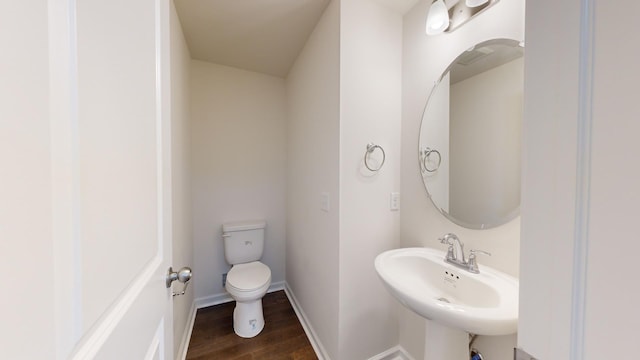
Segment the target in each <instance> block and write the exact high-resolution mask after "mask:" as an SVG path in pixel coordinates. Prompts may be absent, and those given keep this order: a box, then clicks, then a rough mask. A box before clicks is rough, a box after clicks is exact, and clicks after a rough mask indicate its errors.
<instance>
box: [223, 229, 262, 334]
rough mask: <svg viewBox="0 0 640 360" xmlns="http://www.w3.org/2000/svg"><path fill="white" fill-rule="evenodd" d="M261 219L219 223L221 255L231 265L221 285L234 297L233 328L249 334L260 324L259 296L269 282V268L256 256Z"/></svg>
mask: <svg viewBox="0 0 640 360" xmlns="http://www.w3.org/2000/svg"><path fill="white" fill-rule="evenodd" d="M266 225H267V224H266V222H264V221H243V222H234V223H227V224H223V225H222V238H223V239H224V256H225V258H226V259H227V262H228V263H229V264H230V265H232V267H231V270H229V272H228V273H227V282H226V285H225V288H226V289H227V292H228V293H229V294H230V295H231V297H232V298H233V299H234V300H235V301H236V307H235V309H234V310H233V330H234V331H235V333H236V334H237V335H238V336H240V337H243V338H251V337H254V336H256V335H258V334H259V333H260V331H262V329H263V328H264V316H263V315H262V297H263V296H264V295H265V294H266V293H267V289H269V285H271V269H269V267H268V266H267V265H265V264H263V263H261V262H260V261H258V260H260V258H261V257H262V251H263V250H264V228H265V226H266Z"/></svg>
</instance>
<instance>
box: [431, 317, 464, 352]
mask: <svg viewBox="0 0 640 360" xmlns="http://www.w3.org/2000/svg"><path fill="white" fill-rule="evenodd" d="M425 326H426V331H425V341H424V360H466V359H469V334H467V333H466V332H464V331H462V330H458V329H453V328H450V327H448V326H444V325H440V324H438V323H437V322H435V321H431V320H425Z"/></svg>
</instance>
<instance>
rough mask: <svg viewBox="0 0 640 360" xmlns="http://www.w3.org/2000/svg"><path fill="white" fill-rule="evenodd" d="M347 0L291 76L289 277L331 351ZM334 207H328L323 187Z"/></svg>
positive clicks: (334, 345)
mask: <svg viewBox="0 0 640 360" xmlns="http://www.w3.org/2000/svg"><path fill="white" fill-rule="evenodd" d="M339 31H340V1H338V0H334V1H332V2H331V3H330V4H329V5H328V7H327V9H326V10H325V12H324V14H323V15H322V18H321V19H320V21H319V22H318V25H317V26H316V28H315V30H314V31H313V33H312V34H311V36H310V37H309V40H308V41H307V43H306V45H305V47H304V49H303V50H302V52H301V53H300V55H299V56H298V58H297V60H296V62H295V64H294V66H293V68H292V69H291V70H290V72H289V75H288V76H287V80H286V90H287V244H286V259H287V266H286V269H287V276H286V279H287V284H288V286H289V288H290V290H291V292H292V293H293V295H294V296H295V298H296V299H297V301H298V304H299V306H300V308H301V309H302V311H303V312H304V313H305V315H306V318H307V319H308V321H309V323H310V325H311V327H312V328H313V331H314V332H315V334H316V336H317V340H318V341H319V342H320V343H321V346H322V347H323V348H324V349H323V350H321V351H322V352H323V355H324V356H329V357H330V358H334V359H337V356H338V325H339V324H338V311H339V308H338V291H339V287H338V282H339V278H338V271H339V262H338V251H339V241H338V235H339V228H338V223H339V210H340V207H339V202H338V199H339V198H338V196H339V187H338V186H339V156H340V153H339V147H340V135H339V131H340V124H339V121H340V118H339V117H340V108H339V104H340V62H339V61H340V47H339V46H340V38H339V37H340V33H339ZM322 193H327V194H328V197H329V203H330V204H329V205H330V208H329V211H328V212H325V211H322V210H321V209H320V205H321V194H322Z"/></svg>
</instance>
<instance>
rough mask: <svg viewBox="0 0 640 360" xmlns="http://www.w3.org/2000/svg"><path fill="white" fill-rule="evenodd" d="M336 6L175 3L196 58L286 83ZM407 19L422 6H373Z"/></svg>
mask: <svg viewBox="0 0 640 360" xmlns="http://www.w3.org/2000/svg"><path fill="white" fill-rule="evenodd" d="M329 1H330V0H175V4H176V10H177V11H178V16H179V17H180V22H181V23H182V30H183V32H184V35H185V38H186V40H187V44H188V46H189V51H190V52H191V57H192V58H193V59H197V60H203V61H208V62H212V63H216V64H221V65H226V66H232V67H236V68H240V69H245V70H250V71H255V72H260V73H264V74H269V75H274V76H278V77H285V76H287V73H288V72H289V69H290V68H291V66H292V65H293V63H294V61H295V60H296V58H297V57H298V54H299V53H300V51H301V50H302V48H303V47H304V44H305V43H306V41H307V39H308V38H309V35H310V34H311V32H312V31H313V29H314V28H315V26H316V24H317V23H318V20H319V19H320V17H321V16H322V13H323V12H324V9H325V8H326V7H327V5H328V4H329ZM370 1H374V2H377V3H381V4H382V5H384V6H386V7H388V8H390V9H392V10H393V11H396V12H399V13H401V14H404V13H405V12H406V11H408V10H409V9H410V8H411V7H413V6H414V5H415V4H416V3H417V2H418V1H419V0H370Z"/></svg>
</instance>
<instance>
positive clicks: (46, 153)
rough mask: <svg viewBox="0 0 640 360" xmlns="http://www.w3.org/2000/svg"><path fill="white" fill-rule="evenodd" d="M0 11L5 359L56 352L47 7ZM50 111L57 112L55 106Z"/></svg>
mask: <svg viewBox="0 0 640 360" xmlns="http://www.w3.org/2000/svg"><path fill="white" fill-rule="evenodd" d="M5 6H6V8H5V11H2V12H0V23H1V24H2V31H0V48H1V49H2V56H0V78H1V79H2V81H0V179H1V180H0V184H1V186H0V199H2V201H0V219H1V220H0V238H2V240H0V262H1V263H2V266H3V269H5V275H6V276H4V281H3V289H4V290H5V291H6V292H7V293H6V296H3V297H2V300H0V305H1V306H0V317H1V318H2V321H1V322H0V349H2V351H1V352H2V354H1V355H0V356H1V357H3V358H7V359H45V358H50V357H51V356H53V354H55V348H54V344H55V342H56V337H55V332H54V312H53V309H54V306H56V304H54V299H55V297H54V294H55V290H56V289H55V288H54V271H53V270H54V263H53V259H54V257H53V252H54V250H55V249H54V246H53V245H54V243H53V240H52V235H51V234H52V231H53V229H52V226H51V224H52V220H53V214H52V208H51V199H52V192H51V184H52V177H51V172H50V167H51V160H52V158H51V152H50V150H51V143H50V136H51V132H50V126H49V121H50V117H49V111H50V110H51V109H50V108H49V105H50V104H49V100H50V97H49V96H50V95H49V75H50V74H49V55H50V54H49V52H48V51H47V50H48V49H47V48H48V35H47V27H48V25H49V23H48V19H47V15H48V14H47V10H48V9H47V2H46V1H20V2H16V3H7V4H5ZM52 109H53V108H52Z"/></svg>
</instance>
